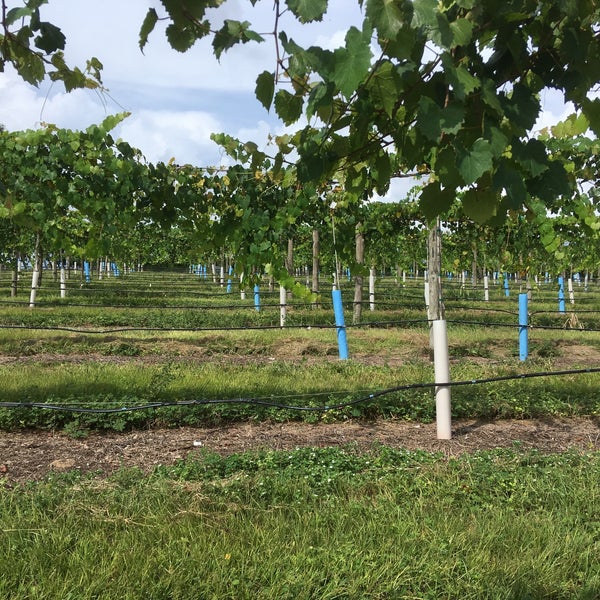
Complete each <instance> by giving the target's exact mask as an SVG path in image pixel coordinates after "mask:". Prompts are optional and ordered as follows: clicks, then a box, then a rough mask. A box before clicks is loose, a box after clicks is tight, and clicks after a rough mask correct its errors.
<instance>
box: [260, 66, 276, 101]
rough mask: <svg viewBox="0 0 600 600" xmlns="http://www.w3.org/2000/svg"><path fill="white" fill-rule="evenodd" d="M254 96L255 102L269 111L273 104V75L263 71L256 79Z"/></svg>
mask: <svg viewBox="0 0 600 600" xmlns="http://www.w3.org/2000/svg"><path fill="white" fill-rule="evenodd" d="M255 94H256V98H257V100H258V101H259V102H260V103H261V104H262V105H263V106H264V107H265V108H266V109H267V110H269V109H270V108H271V104H273V95H274V94H275V75H274V74H273V73H269V71H263V72H262V73H261V74H260V75H259V76H258V77H257V78H256V90H255Z"/></svg>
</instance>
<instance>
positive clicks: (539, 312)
mask: <svg viewBox="0 0 600 600" xmlns="http://www.w3.org/2000/svg"><path fill="white" fill-rule="evenodd" d="M591 313H599V314H600V310H566V311H564V312H559V311H557V310H534V311H532V312H530V313H529V314H530V316H534V315H556V316H563V315H565V316H568V315H578V314H591Z"/></svg>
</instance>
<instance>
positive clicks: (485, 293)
mask: <svg viewBox="0 0 600 600" xmlns="http://www.w3.org/2000/svg"><path fill="white" fill-rule="evenodd" d="M483 299H484V300H485V301H486V302H489V301H490V278H489V277H488V276H487V275H484V277H483Z"/></svg>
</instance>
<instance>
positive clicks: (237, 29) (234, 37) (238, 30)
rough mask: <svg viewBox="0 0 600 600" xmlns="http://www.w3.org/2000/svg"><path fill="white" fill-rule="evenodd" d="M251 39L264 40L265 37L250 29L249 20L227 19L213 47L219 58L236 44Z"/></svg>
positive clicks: (214, 39)
mask: <svg viewBox="0 0 600 600" xmlns="http://www.w3.org/2000/svg"><path fill="white" fill-rule="evenodd" d="M249 41H255V42H263V41H264V39H263V38H262V37H261V36H260V35H259V34H258V33H256V32H255V31H252V30H251V29H250V23H249V22H248V21H244V22H241V21H233V20H231V19H225V23H224V25H223V27H221V29H219V31H217V33H215V37H214V38H213V49H214V52H215V56H216V57H217V59H219V58H221V54H223V52H224V51H225V50H229V48H232V47H233V46H235V45H236V44H240V43H241V44H245V43H246V42H249Z"/></svg>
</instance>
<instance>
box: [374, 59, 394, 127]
mask: <svg viewBox="0 0 600 600" xmlns="http://www.w3.org/2000/svg"><path fill="white" fill-rule="evenodd" d="M399 85H400V81H399V77H398V74H397V73H396V69H395V67H394V65H392V63H391V62H389V61H385V62H383V63H381V64H380V65H379V67H378V68H377V70H376V71H375V72H374V73H373V75H372V76H371V79H370V80H369V91H370V94H371V98H372V99H373V103H374V104H375V106H377V107H379V106H381V107H382V108H383V110H384V111H385V113H386V114H387V116H388V117H392V116H393V114H394V111H395V108H396V103H397V102H398V100H399V99H398V95H399Z"/></svg>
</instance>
